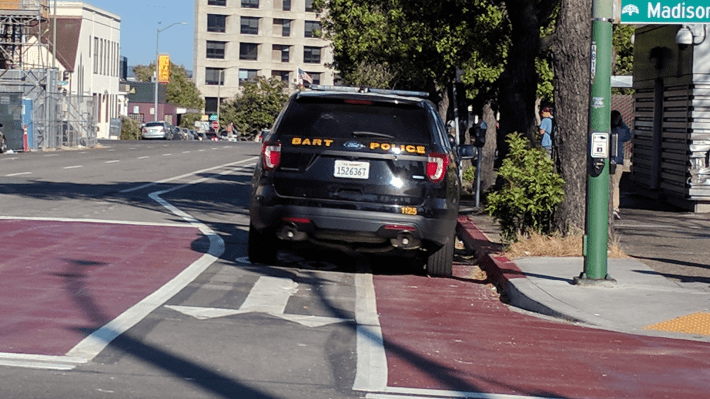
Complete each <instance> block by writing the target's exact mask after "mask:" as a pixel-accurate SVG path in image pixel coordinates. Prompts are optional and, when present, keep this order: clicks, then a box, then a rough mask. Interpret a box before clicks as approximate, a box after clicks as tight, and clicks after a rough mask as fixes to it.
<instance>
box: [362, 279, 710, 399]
mask: <svg viewBox="0 0 710 399" xmlns="http://www.w3.org/2000/svg"><path fill="white" fill-rule="evenodd" d="M373 281H374V285H375V293H376V297H377V311H378V314H379V317H380V325H381V327H382V334H383V338H384V345H385V350H386V354H387V366H388V383H387V385H388V386H389V387H398V388H419V389H436V390H455V391H465V392H487V393H494V394H509V395H529V396H541V397H564V398H590V397H592V398H601V399H606V398H609V399H611V398H622V397H624V398H626V397H628V398H651V399H654V398H681V397H687V398H696V397H708V392H710V344H707V343H703V342H695V341H684V340H672V339H667V338H657V337H647V336H635V335H629V334H621V333H616V332H610V331H604V330H597V329H589V328H583V327H579V326H575V325H572V324H568V323H563V322H554V321H548V320H543V319H539V318H536V317H533V316H528V315H525V314H521V313H517V312H514V311H512V310H510V309H509V308H508V307H507V306H506V305H505V304H503V303H502V302H501V301H500V299H499V298H498V297H497V296H496V295H494V294H493V292H492V291H491V289H490V288H489V287H487V286H486V285H484V284H481V283H477V282H474V281H470V282H469V281H462V280H460V279H445V278H427V277H423V276H411V275H400V276H379V275H376V276H374V277H373Z"/></svg>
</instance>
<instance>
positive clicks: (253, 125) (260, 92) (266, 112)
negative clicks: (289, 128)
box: [220, 76, 288, 137]
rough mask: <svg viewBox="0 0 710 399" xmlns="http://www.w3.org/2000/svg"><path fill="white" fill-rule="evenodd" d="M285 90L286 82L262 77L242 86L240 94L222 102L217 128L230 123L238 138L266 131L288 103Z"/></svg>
mask: <svg viewBox="0 0 710 399" xmlns="http://www.w3.org/2000/svg"><path fill="white" fill-rule="evenodd" d="M287 89H288V82H282V81H281V80H279V79H274V78H269V79H266V78H264V77H262V76H259V77H257V78H255V79H254V80H253V81H249V82H246V83H244V86H243V91H242V93H241V94H238V95H237V97H236V98H235V99H234V100H226V101H224V102H222V106H221V107H220V119H221V121H220V123H221V124H222V126H221V127H224V126H226V125H228V124H229V123H233V124H234V126H235V127H236V128H237V130H238V131H239V132H240V133H241V134H242V135H246V136H250V137H253V136H254V135H256V134H257V133H259V132H260V131H261V130H262V129H268V128H270V127H271V126H272V125H273V124H274V121H275V120H276V117H277V116H278V115H279V112H281V109H282V108H283V106H284V104H286V101H287V100H288V93H287Z"/></svg>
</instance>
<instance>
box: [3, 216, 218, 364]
mask: <svg viewBox="0 0 710 399" xmlns="http://www.w3.org/2000/svg"><path fill="white" fill-rule="evenodd" d="M201 238H203V236H202V234H201V233H200V231H199V230H198V229H196V228H190V227H166V226H146V225H127V224H112V223H83V222H65V221H33V220H0V248H1V250H0V352H5V353H18V354H39V355H64V354H66V353H67V352H68V351H69V350H70V349H71V348H73V347H74V346H75V345H76V344H78V343H79V342H80V341H81V340H83V339H84V338H85V337H86V336H88V335H89V334H91V333H92V332H94V331H96V330H97V329H99V328H100V327H101V326H103V325H104V324H106V323H107V322H109V321H111V320H113V319H114V318H116V317H117V316H118V315H120V314H121V313H123V312H124V311H126V310H127V309H129V308H130V307H131V306H133V305H135V304H136V303H138V302H139V301H141V300H142V299H143V298H145V297H146V296H148V295H150V294H151V293H153V292H154V291H155V290H157V289H158V288H160V287H161V286H163V285H164V284H165V283H167V282H168V281H170V280H171V279H173V278H174V277H175V276H176V275H178V274H179V273H180V272H181V271H183V270H184V269H185V268H186V267H188V266H189V265H190V264H192V263H193V262H194V261H196V260H197V259H199V258H200V257H201V256H202V255H203V254H204V253H202V252H200V251H199V250H198V249H199V248H202V249H203V250H204V249H206V246H205V245H200V244H199V243H198V242H197V241H198V240H200V239H201Z"/></svg>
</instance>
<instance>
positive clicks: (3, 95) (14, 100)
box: [0, 0, 96, 150]
mask: <svg viewBox="0 0 710 399" xmlns="http://www.w3.org/2000/svg"><path fill="white" fill-rule="evenodd" d="M47 3H48V1H47V0H14V1H13V0H0V124H2V126H3V127H2V131H3V133H4V134H5V137H6V140H7V143H8V147H9V149H12V150H44V149H53V148H61V147H62V146H70V147H76V146H87V147H93V146H95V145H96V127H95V126H96V124H95V120H96V116H95V113H96V108H95V104H94V103H95V99H94V98H93V97H91V96H81V95H70V94H66V93H64V91H61V92H60V90H59V78H58V69H57V68H54V67H51V68H50V67H49V66H48V60H47V59H48V58H49V51H48V49H49V46H50V43H49V40H51V39H48V38H47V36H48V35H43V33H44V32H42V29H43V28H46V27H47V26H48V25H47V24H46V22H47V21H48V20H49V7H48V6H47ZM53 47H54V46H53ZM30 53H32V57H28V54H30ZM29 59H34V60H37V61H36V63H37V64H30V63H29V62H28V60H29Z"/></svg>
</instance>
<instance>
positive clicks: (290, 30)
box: [193, 0, 334, 114]
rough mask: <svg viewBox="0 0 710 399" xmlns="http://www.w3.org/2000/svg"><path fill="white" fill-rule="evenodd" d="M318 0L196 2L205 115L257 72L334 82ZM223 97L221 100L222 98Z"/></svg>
mask: <svg viewBox="0 0 710 399" xmlns="http://www.w3.org/2000/svg"><path fill="white" fill-rule="evenodd" d="M312 5H313V0H196V1H195V45H194V69H193V74H194V80H195V84H196V85H197V88H198V89H199V90H200V92H201V93H202V95H203V96H204V97H205V113H207V114H214V113H216V112H217V106H218V105H217V104H218V103H219V102H220V101H221V100H224V99H232V98H234V97H235V96H236V95H237V93H239V90H240V85H241V84H242V83H243V82H245V81H247V80H249V79H251V78H254V77H256V76H264V77H267V78H268V77H276V78H279V79H281V80H282V81H288V82H289V83H290V86H291V88H293V89H295V88H296V87H297V85H298V84H301V83H303V81H302V77H303V76H304V75H302V74H299V70H301V71H303V72H305V73H306V74H307V79H312V82H308V83H313V84H324V85H332V84H333V80H334V72H333V70H332V69H331V68H330V67H329V66H328V65H329V64H332V62H333V51H332V47H331V45H330V42H329V41H326V40H323V39H321V38H320V37H318V35H317V32H319V31H320V29H321V25H320V19H319V17H318V15H317V14H316V12H315V11H314V10H313V8H312ZM218 99H221V100H218Z"/></svg>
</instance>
